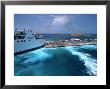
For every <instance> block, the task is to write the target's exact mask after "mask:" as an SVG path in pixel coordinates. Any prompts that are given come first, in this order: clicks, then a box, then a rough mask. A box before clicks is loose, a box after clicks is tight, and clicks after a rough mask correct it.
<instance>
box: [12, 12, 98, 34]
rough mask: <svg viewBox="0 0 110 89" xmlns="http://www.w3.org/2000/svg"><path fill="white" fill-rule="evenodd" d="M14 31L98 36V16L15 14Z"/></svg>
mask: <svg viewBox="0 0 110 89" xmlns="http://www.w3.org/2000/svg"><path fill="white" fill-rule="evenodd" d="M14 29H20V30H23V29H32V31H33V32H37V33H45V34H78V33H82V34H97V15H96V14H15V15H14Z"/></svg>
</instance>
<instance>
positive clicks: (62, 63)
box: [14, 45, 97, 76]
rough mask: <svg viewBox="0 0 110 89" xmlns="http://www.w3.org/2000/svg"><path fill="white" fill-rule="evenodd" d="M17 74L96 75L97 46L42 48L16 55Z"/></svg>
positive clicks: (15, 68) (15, 71) (15, 72)
mask: <svg viewBox="0 0 110 89" xmlns="http://www.w3.org/2000/svg"><path fill="white" fill-rule="evenodd" d="M14 75H15V76H96V75H97V46H96V45H83V46H67V47H57V48H41V49H38V50H35V51H31V52H28V53H24V54H21V55H17V56H15V61H14Z"/></svg>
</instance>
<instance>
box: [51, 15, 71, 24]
mask: <svg viewBox="0 0 110 89" xmlns="http://www.w3.org/2000/svg"><path fill="white" fill-rule="evenodd" d="M69 20H70V18H69V16H65V15H62V16H53V22H52V24H53V25H65V24H66V23H68V22H69Z"/></svg>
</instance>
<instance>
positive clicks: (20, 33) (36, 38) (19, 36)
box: [14, 29, 45, 55]
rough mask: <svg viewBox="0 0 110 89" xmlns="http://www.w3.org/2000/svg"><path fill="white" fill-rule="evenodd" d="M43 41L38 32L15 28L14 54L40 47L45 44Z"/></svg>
mask: <svg viewBox="0 0 110 89" xmlns="http://www.w3.org/2000/svg"><path fill="white" fill-rule="evenodd" d="M44 41H45V40H44V39H43V37H42V36H41V35H40V34H34V33H33V32H32V30H29V29H28V30H25V29H24V30H15V32H14V55H19V54H22V53H25V52H29V51H33V50H36V49H39V48H42V47H44V46H45V44H44Z"/></svg>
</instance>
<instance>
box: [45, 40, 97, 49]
mask: <svg viewBox="0 0 110 89" xmlns="http://www.w3.org/2000/svg"><path fill="white" fill-rule="evenodd" d="M82 45H97V42H96V41H93V42H84V41H72V42H70V41H68V42H61V41H50V42H47V43H45V48H56V47H66V46H82Z"/></svg>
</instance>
